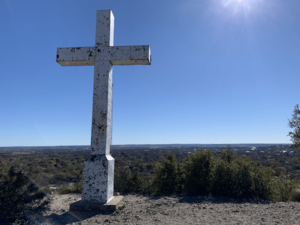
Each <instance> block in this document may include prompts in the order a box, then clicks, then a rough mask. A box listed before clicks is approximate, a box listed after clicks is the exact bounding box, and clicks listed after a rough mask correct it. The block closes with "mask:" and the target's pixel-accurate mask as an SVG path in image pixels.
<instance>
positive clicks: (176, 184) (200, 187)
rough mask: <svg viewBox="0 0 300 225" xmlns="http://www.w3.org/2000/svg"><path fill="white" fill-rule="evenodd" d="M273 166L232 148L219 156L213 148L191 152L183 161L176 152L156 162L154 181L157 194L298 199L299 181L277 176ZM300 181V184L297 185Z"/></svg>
mask: <svg viewBox="0 0 300 225" xmlns="http://www.w3.org/2000/svg"><path fill="white" fill-rule="evenodd" d="M274 174H275V172H274V171H273V170H272V169H271V168H270V167H264V166H262V165H261V164H260V163H259V162H255V161H252V160H251V159H250V158H248V157H247V158H241V157H238V156H237V155H235V154H233V152H232V151H231V149H230V148H228V149H227V151H222V152H221V154H220V157H216V156H215V155H214V154H213V153H212V152H211V150H206V151H205V150H203V149H200V150H199V151H197V152H195V153H193V154H191V155H189V156H188V157H187V158H186V159H184V160H183V162H182V163H180V162H178V161H177V160H176V157H175V155H174V154H173V153H169V154H168V158H167V160H165V161H163V162H161V163H156V164H155V170H154V177H153V180H152V182H151V193H152V194H154V195H165V194H175V193H177V194H186V195H200V194H205V195H210V194H212V195H218V196H229V197H251V198H262V199H269V200H274V201H288V200H290V201H297V199H299V196H300V194H299V193H298V192H297V191H296V187H298V188H299V181H290V180H286V179H283V178H282V177H275V176H274ZM297 185H298V186H297Z"/></svg>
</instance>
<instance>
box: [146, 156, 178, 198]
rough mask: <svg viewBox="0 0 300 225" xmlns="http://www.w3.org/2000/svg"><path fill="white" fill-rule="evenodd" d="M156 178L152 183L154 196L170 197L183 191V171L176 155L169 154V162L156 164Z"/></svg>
mask: <svg viewBox="0 0 300 225" xmlns="http://www.w3.org/2000/svg"><path fill="white" fill-rule="evenodd" d="M154 173H155V176H154V178H153V179H152V182H151V189H152V190H151V191H152V194H153V195H168V194H173V193H180V192H181V191H182V170H181V165H180V163H179V162H177V160H176V157H175V155H174V153H169V154H168V156H167V160H164V161H163V162H161V163H155V164H154Z"/></svg>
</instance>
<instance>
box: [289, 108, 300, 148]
mask: <svg viewBox="0 0 300 225" xmlns="http://www.w3.org/2000/svg"><path fill="white" fill-rule="evenodd" d="M288 125H289V127H290V128H294V132H292V131H291V132H289V134H288V136H290V137H291V141H292V142H293V144H292V145H290V147H291V148H296V149H298V150H300V109H299V105H298V104H297V105H296V106H295V108H294V111H293V114H292V119H291V120H289V123H288Z"/></svg>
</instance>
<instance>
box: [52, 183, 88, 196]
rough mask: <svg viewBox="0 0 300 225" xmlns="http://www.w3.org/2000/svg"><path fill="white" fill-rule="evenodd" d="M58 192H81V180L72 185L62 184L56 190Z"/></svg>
mask: <svg viewBox="0 0 300 225" xmlns="http://www.w3.org/2000/svg"><path fill="white" fill-rule="evenodd" d="M57 193H58V194H68V193H82V181H80V182H78V183H75V184H74V185H73V186H68V185H66V184H64V185H63V186H62V187H61V188H60V189H59V190H58V191H57Z"/></svg>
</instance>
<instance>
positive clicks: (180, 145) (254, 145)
mask: <svg viewBox="0 0 300 225" xmlns="http://www.w3.org/2000/svg"><path fill="white" fill-rule="evenodd" d="M227 145H230V146H231V147H266V146H275V145H290V144H289V143H268V144H266V143H264V144H261V143H252V144H144V145H135V144H129V145H112V148H113V149H122V148H149V147H150V148H151V147H152V148H159V147H175V148H179V147H183V148H186V147H198V148H201V147H207V148H213V147H226V146H227ZM89 148H90V145H70V146H15V147H0V151H1V150H26V149H34V150H38V149H41V150H42V149H44V150H45V149H61V150H68V149H76V150H79V149H89Z"/></svg>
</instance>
